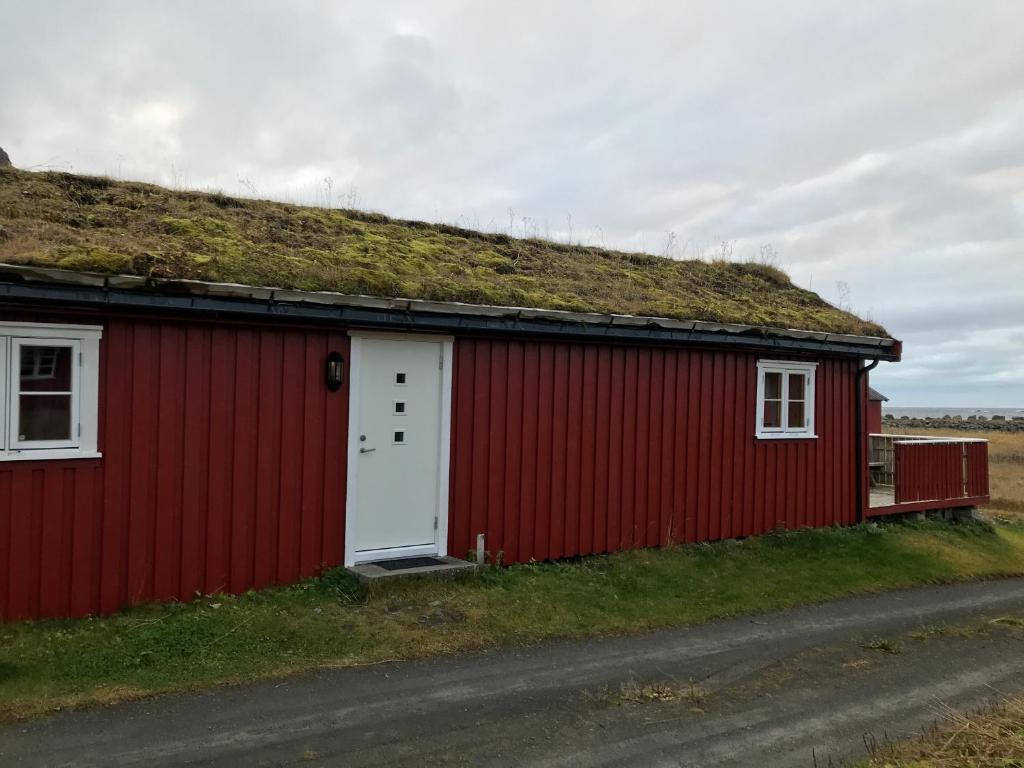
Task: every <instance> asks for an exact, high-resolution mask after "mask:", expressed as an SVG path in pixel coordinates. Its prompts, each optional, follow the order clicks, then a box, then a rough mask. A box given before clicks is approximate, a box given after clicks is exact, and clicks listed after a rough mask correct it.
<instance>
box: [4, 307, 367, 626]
mask: <svg viewBox="0 0 1024 768" xmlns="http://www.w3.org/2000/svg"><path fill="white" fill-rule="evenodd" d="M26 319H39V318H26ZM82 322H96V320H95V319H94V318H90V319H87V320H83V321H82ZM104 326H105V327H104V335H103V340H102V342H101V344H102V346H101V365H102V370H101V374H100V435H99V440H100V450H101V451H102V452H103V454H104V455H103V458H102V459H98V460H79V461H56V462H55V461H39V462H28V461H26V462H4V463H0V619H3V620H13V619H25V618H37V617H45V616H68V615H70V616H82V615H85V614H89V613H109V612H111V611H114V610H117V609H118V608H120V607H122V606H125V605H131V604H135V603H139V602H143V601H146V600H154V599H157V600H170V599H177V600H188V599H191V598H192V597H193V596H194V595H195V593H196V592H197V591H198V592H204V593H208V592H216V591H230V592H242V591H245V590H247V589H250V588H254V587H262V586H265V585H268V584H273V583H284V582H289V581H294V580H296V579H298V578H300V577H303V576H310V575H312V574H314V573H316V572H317V571H319V570H320V569H321V568H323V567H324V566H325V565H337V564H339V563H340V562H341V560H342V554H343V552H344V542H343V536H344V498H345V457H346V434H347V429H348V395H347V388H345V389H343V390H342V391H340V392H338V393H333V394H332V393H329V392H328V391H327V389H326V387H325V386H324V383H323V375H324V374H323V370H324V358H325V357H326V355H327V353H328V352H329V351H331V350H338V351H340V352H342V354H345V355H346V358H347V352H348V337H347V336H345V335H344V333H341V332H336V331H335V332H329V331H323V330H303V329H294V328H283V329H282V328H270V327H260V326H245V325H240V324H230V325H229V324H213V323H184V322H182V323H178V322H170V321H142V320H132V319H125V318H122V319H117V318H115V319H111V320H109V321H108V322H104Z"/></svg>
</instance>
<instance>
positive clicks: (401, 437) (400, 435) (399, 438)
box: [391, 430, 405, 445]
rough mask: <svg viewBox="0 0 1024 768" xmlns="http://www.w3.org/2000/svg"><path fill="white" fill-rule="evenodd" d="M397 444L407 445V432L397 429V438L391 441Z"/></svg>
mask: <svg viewBox="0 0 1024 768" xmlns="http://www.w3.org/2000/svg"><path fill="white" fill-rule="evenodd" d="M391 442H392V443H394V444H395V445H405V432H404V431H401V430H395V438H394V440H392V441H391Z"/></svg>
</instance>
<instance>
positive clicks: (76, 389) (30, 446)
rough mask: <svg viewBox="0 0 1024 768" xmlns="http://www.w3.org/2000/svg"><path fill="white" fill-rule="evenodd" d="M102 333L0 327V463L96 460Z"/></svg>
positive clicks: (42, 326)
mask: <svg viewBox="0 0 1024 768" xmlns="http://www.w3.org/2000/svg"><path fill="white" fill-rule="evenodd" d="M101 334H102V329H101V328H100V327H99V326H94V325H55V324H50V323H4V322H0V461H18V460H26V459H75V458H94V457H97V456H99V453H98V452H97V449H96V433H97V425H98V417H99V413H98V411H99V349H100V336H101Z"/></svg>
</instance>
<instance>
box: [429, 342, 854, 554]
mask: <svg viewBox="0 0 1024 768" xmlns="http://www.w3.org/2000/svg"><path fill="white" fill-rule="evenodd" d="M761 356H762V357H763V355H761ZM758 357H759V355H757V354H750V353H740V352H711V351H695V350H674V349H665V348H637V347H621V346H612V345H598V344H571V343H563V342H523V341H508V340H490V339H479V340H475V339H469V338H464V339H458V340H457V341H456V345H455V370H454V392H453V397H452V402H453V425H452V428H453V435H454V441H453V445H452V468H451V493H452V498H451V516H450V524H449V551H450V552H451V553H452V554H453V555H456V556H462V555H465V553H466V552H467V551H468V550H470V549H472V548H474V547H475V542H476V535H477V534H478V533H484V534H485V535H486V546H487V549H488V551H490V552H491V553H492V555H495V554H496V553H498V552H499V551H500V552H502V553H503V557H504V561H505V562H525V561H529V560H531V559H536V560H544V559H547V558H557V557H568V556H573V555H581V554H588V553H595V552H609V551H614V550H617V549H625V548H630V547H644V546H656V545H664V544H667V543H669V542H672V541H687V542H691V541H702V540H711V539H721V538H729V537H736V536H749V535H752V534H757V533H763V532H765V531H770V530H772V529H774V528H777V527H786V528H799V527H803V526H825V525H832V524H835V523H841V524H849V523H853V522H854V521H855V519H856V495H855V482H856V480H855V472H854V455H855V453H854V452H855V445H856V443H855V440H856V439H857V435H856V429H855V400H854V391H855V386H856V383H855V381H856V379H855V372H856V361H853V360H849V361H847V360H825V361H822V363H821V365H820V366H819V367H818V373H817V381H816V387H817V397H816V412H815V423H816V430H817V433H818V435H819V437H818V439H816V440H755V439H754V431H755V430H754V409H755V391H756V362H757V359H758Z"/></svg>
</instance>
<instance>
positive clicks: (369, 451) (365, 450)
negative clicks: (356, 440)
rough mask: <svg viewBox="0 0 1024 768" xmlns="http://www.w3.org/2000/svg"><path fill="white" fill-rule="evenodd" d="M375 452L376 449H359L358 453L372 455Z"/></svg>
mask: <svg viewBox="0 0 1024 768" xmlns="http://www.w3.org/2000/svg"><path fill="white" fill-rule="evenodd" d="M376 450H377V449H376V448H360V449H359V452H360V453H373V452H374V451H376Z"/></svg>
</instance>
